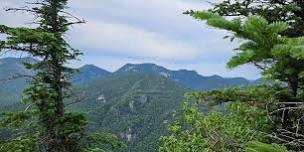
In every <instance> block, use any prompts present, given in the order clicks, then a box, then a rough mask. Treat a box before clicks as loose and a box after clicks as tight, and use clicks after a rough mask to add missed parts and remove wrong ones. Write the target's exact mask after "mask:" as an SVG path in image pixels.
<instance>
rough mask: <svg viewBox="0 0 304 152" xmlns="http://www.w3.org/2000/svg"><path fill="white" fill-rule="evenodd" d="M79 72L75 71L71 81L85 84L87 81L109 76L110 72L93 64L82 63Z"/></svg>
mask: <svg viewBox="0 0 304 152" xmlns="http://www.w3.org/2000/svg"><path fill="white" fill-rule="evenodd" d="M78 71H79V72H77V73H76V74H75V75H74V76H73V77H72V83H74V84H76V85H77V84H85V83H87V82H89V81H93V80H96V79H100V78H105V77H108V76H110V75H111V74H112V73H111V72H109V71H106V70H104V69H101V68H99V67H97V66H95V65H91V64H90V65H88V64H87V65H84V66H82V67H80V68H79V69H78Z"/></svg>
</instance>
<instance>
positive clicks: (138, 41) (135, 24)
mask: <svg viewBox="0 0 304 152" xmlns="http://www.w3.org/2000/svg"><path fill="white" fill-rule="evenodd" d="M25 1H26V0H0V8H1V11H0V24H5V25H10V26H30V24H28V23H30V22H31V21H32V20H33V17H31V16H30V15H29V14H24V13H16V12H10V13H6V12H4V11H3V8H7V7H18V6H24V4H25V3H24V2H25ZM69 7H70V8H69V12H71V13H72V14H74V15H76V16H78V17H80V18H83V19H85V20H86V23H85V24H82V25H76V26H73V27H72V28H71V30H70V32H69V33H68V34H67V35H66V37H67V40H68V41H69V42H70V43H71V44H72V46H73V47H75V48H77V49H80V50H82V51H83V52H84V55H83V56H82V57H80V59H81V60H80V61H78V62H73V63H72V64H73V65H74V66H76V67H79V66H81V65H84V64H95V65H97V66H99V67H101V68H104V69H106V70H109V71H115V70H117V69H118V68H119V67H121V66H123V65H124V64H126V63H147V62H148V63H155V64H158V65H161V66H164V67H166V68H169V69H173V70H176V69H188V70H196V71H197V72H198V73H200V74H202V75H214V74H217V75H221V76H225V77H246V78H248V79H255V78H258V77H259V71H258V70H256V69H255V68H253V67H252V66H243V67H240V68H237V69H234V70H229V69H227V68H226V62H227V61H228V60H229V58H230V57H231V56H232V55H233V54H234V53H235V52H234V51H233V48H234V47H235V46H236V44H233V43H231V42H230V41H228V40H223V36H225V35H227V34H228V33H225V32H224V31H219V30H216V29H213V28H210V27H208V26H206V25H205V24H204V23H203V22H200V21H197V20H194V19H193V18H191V17H189V16H187V15H183V14H182V13H183V12H184V11H186V10H189V9H194V10H202V9H206V8H208V7H210V6H209V4H208V3H207V2H206V1H205V0H70V3H69Z"/></svg>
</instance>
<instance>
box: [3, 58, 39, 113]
mask: <svg viewBox="0 0 304 152" xmlns="http://www.w3.org/2000/svg"><path fill="white" fill-rule="evenodd" d="M23 62H29V63H34V62H36V60H34V59H32V58H4V59H0V104H1V108H0V109H5V110H9V109H7V108H6V107H9V106H10V105H13V104H16V103H19V105H20V103H21V101H20V99H21V98H22V91H23V89H24V88H25V87H26V86H27V84H28V83H27V80H28V77H27V76H31V75H33V72H32V71H30V70H27V69H26V68H25V67H24V66H23V64H22V63H23Z"/></svg>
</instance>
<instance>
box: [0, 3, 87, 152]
mask: <svg viewBox="0 0 304 152" xmlns="http://www.w3.org/2000/svg"><path fill="white" fill-rule="evenodd" d="M30 4H31V5H32V6H34V7H26V8H20V9H19V8H11V9H8V11H26V12H30V13H33V14H34V15H35V16H37V17H38V19H37V21H36V23H37V24H38V27H37V28H34V29H30V28H10V27H7V26H4V25H1V26H0V32H1V33H3V34H6V35H7V38H6V40H4V41H2V42H1V48H2V51H20V52H25V53H26V54H28V55H29V56H33V57H36V58H38V59H39V62H38V63H34V64H30V63H25V66H26V68H28V69H31V70H34V71H35V72H36V74H35V76H34V77H33V79H32V81H31V85H30V87H29V88H27V89H26V90H25V95H26V97H27V98H26V99H25V102H26V103H28V104H30V105H33V106H34V107H33V108H32V109H33V110H32V111H30V112H27V113H26V114H25V113H22V114H20V115H22V116H25V115H30V116H31V117H33V116H34V117H33V118H31V119H34V121H37V125H36V126H35V132H38V133H37V134H36V135H35V137H37V138H36V141H35V144H36V145H37V147H38V148H37V149H39V150H41V151H48V152H59V151H60V152H77V151H82V150H83V147H82V146H83V145H81V140H82V138H83V136H84V131H85V127H86V125H87V120H86V117H85V115H83V114H77V113H69V112H66V111H65V105H64V99H65V98H66V97H68V96H69V94H68V92H67V91H68V90H69V85H70V84H69V82H68V79H67V75H68V74H70V73H71V72H73V71H74V70H73V69H71V68H69V67H66V66H65V65H66V64H67V62H68V61H70V60H73V59H75V58H77V56H78V55H80V52H79V51H78V50H75V49H73V48H72V47H71V46H70V45H69V44H68V42H67V41H66V40H65V39H64V34H65V33H66V32H67V31H68V29H69V26H70V25H73V24H77V23H83V21H81V20H77V21H76V22H70V21H68V20H67V18H68V17H67V16H69V17H73V16H71V15H70V14H69V13H67V12H65V8H66V5H67V0H41V1H37V2H34V3H30ZM18 118H20V117H18ZM22 118H23V117H22ZM34 147H35V146H34Z"/></svg>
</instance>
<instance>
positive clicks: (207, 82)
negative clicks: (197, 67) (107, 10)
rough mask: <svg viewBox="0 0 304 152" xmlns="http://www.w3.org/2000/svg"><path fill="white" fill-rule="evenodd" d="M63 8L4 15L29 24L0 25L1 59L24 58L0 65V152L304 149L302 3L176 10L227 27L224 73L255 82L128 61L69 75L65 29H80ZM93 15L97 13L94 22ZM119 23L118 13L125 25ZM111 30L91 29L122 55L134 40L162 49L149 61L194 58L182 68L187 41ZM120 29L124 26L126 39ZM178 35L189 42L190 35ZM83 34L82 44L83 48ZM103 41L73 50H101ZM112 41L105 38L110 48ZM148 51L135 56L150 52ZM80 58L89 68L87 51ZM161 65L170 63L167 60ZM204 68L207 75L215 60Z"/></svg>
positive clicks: (56, 2)
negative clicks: (254, 72)
mask: <svg viewBox="0 0 304 152" xmlns="http://www.w3.org/2000/svg"><path fill="white" fill-rule="evenodd" d="M68 2H70V1H68V0H37V1H31V2H27V3H25V4H26V5H27V6H25V7H20V8H10V7H9V8H6V9H5V11H6V12H14V13H16V12H22V13H24V14H23V15H28V14H31V15H34V16H35V18H34V19H33V20H34V21H33V23H32V24H34V26H22V27H18V26H7V25H0V55H2V54H5V55H6V54H7V53H12V56H15V55H16V54H18V53H20V54H21V55H22V54H25V55H26V56H27V57H25V58H14V57H6V58H4V57H2V58H1V59H0V112H1V115H0V152H114V151H117V152H157V151H159V152H296V151H298V152H301V151H304V127H303V126H304V115H303V113H304V111H303V109H304V1H303V0H279V1H273V0H237V1H236V0H223V1H216V2H210V4H211V6H210V8H209V9H206V10H188V11H185V12H184V13H183V14H182V15H184V16H186V17H190V18H192V19H195V20H197V22H201V21H203V23H204V24H207V26H208V27H212V28H214V29H219V30H222V31H225V33H226V34H227V36H224V39H228V40H230V41H231V42H234V43H233V46H235V49H234V51H235V52H234V53H233V54H230V55H232V57H231V58H230V59H229V60H228V61H227V68H229V69H235V68H237V67H240V66H244V65H246V66H251V67H255V68H256V69H258V70H259V71H260V73H261V75H262V78H259V79H257V80H253V81H250V80H247V79H245V78H242V77H235V78H225V77H221V76H218V75H213V76H202V75H200V74H198V73H197V72H196V71H194V70H185V69H183V70H169V69H167V68H165V67H162V66H159V65H157V64H152V63H142V64H131V63H127V64H125V65H124V66H122V67H121V68H119V69H118V70H117V71H115V72H109V71H107V70H104V69H101V68H99V67H97V66H95V65H92V64H88V65H84V66H82V67H80V68H78V69H74V68H71V67H69V65H71V63H73V61H74V60H78V59H79V56H81V55H83V54H82V52H81V51H80V50H78V49H75V48H73V47H72V46H71V45H70V42H69V41H68V38H67V37H66V36H67V35H69V29H70V28H71V26H72V25H73V26H76V25H77V24H85V20H83V19H81V18H79V17H77V16H74V15H73V14H72V13H70V12H69V10H71V9H70V8H69V7H68V6H69V5H68V4H70V3H68ZM79 2H80V1H79ZM172 2H178V3H177V5H175V7H176V6H178V7H181V6H184V3H185V2H181V1H179V0H178V1H172ZM96 3H97V2H96ZM198 3H199V2H195V3H191V6H192V5H194V4H195V5H196V4H198ZM82 4H83V3H82ZM110 4H111V6H112V5H113V6H114V4H117V3H112V1H111V3H110ZM119 4H120V3H119ZM136 4H137V3H136ZM153 4H154V3H153ZM155 4H156V3H155ZM165 4H168V3H165ZM71 6H79V5H75V4H74V5H71ZM136 6H137V5H136ZM138 6H140V5H138ZM170 6H171V5H170ZM187 6H188V5H187ZM189 6H190V5H189ZM82 7H85V8H86V7H87V6H84V5H82ZM141 7H142V6H140V8H141ZM97 8H99V7H98V6H97ZM195 8H196V7H195ZM203 8H205V6H204V7H203ZM144 9H148V7H145V8H144ZM115 10H119V9H115ZM156 11H157V10H153V13H158V12H156ZM118 12H120V11H118ZM122 12H123V11H122ZM128 12H129V10H128ZM170 12H171V11H169V10H166V11H163V12H161V13H170ZM113 13H114V14H115V12H113ZM141 13H142V14H144V12H141ZM171 13H172V12H171ZM180 13H182V12H180ZM88 14H89V13H88ZM122 14H123V13H122ZM130 14H132V11H131V13H130ZM103 15H104V16H105V15H107V14H98V16H99V17H104V16H103ZM112 15H113V14H112ZM116 15H117V14H116ZM124 15H126V14H124ZM128 15H129V14H128ZM133 15H134V14H133ZM137 15H138V14H137ZM145 15H146V14H144V15H143V16H145ZM162 15H164V14H161V16H162ZM114 16H115V15H114ZM161 16H159V17H161ZM111 17H113V16H110V18H111ZM129 17H130V16H126V18H127V19H132V18H129ZM110 18H107V20H110ZM147 18H148V17H147ZM145 19H146V18H145ZM149 19H150V18H149ZM174 19H175V18H174ZM162 21H165V20H162ZM1 24H2V23H1ZM95 24H96V23H95ZM95 24H94V25H93V26H92V24H90V26H86V27H90V28H92V27H94V29H90V30H93V31H94V30H96V29H95V28H96V27H98V26H102V28H104V27H107V26H108V25H107V24H106V23H102V24H96V25H95ZM153 24H154V22H153ZM133 25H135V23H134V24H133ZM147 25H148V24H145V26H147ZM109 26H110V27H111V28H110V29H111V30H110V32H108V31H107V30H101V29H99V30H96V32H97V31H98V32H100V31H101V32H104V33H105V35H106V36H107V37H111V36H113V35H114V36H117V37H119V39H115V40H117V41H119V40H121V39H122V40H124V37H126V38H127V40H128V42H123V44H122V43H120V44H122V45H123V46H124V49H130V48H131V50H132V51H131V52H133V51H134V50H133V49H134V48H135V47H133V46H132V47H130V48H127V47H126V44H129V39H131V38H134V37H136V38H138V37H139V38H140V40H139V39H136V40H137V41H139V42H137V41H136V44H138V45H139V44H142V45H144V44H146V45H147V46H149V47H153V45H157V44H158V42H159V41H161V45H160V46H158V47H155V49H156V50H155V51H158V53H159V52H160V50H159V48H165V49H168V48H169V49H176V50H177V51H176V50H174V51H176V52H175V53H180V54H181V55H179V56H176V57H179V58H180V57H184V56H185V58H186V56H187V53H190V52H192V53H193V51H194V53H193V54H192V57H193V58H192V59H193V61H192V60H191V55H190V56H187V59H185V60H184V59H183V60H180V63H187V62H188V63H189V64H191V63H193V62H197V60H198V59H201V58H197V57H196V56H199V55H202V54H200V53H198V52H195V51H197V50H196V49H193V47H191V46H188V44H186V43H185V44H184V43H183V44H181V45H175V47H173V46H171V45H168V42H169V43H170V44H174V43H175V41H174V43H172V42H173V40H172V39H171V40H166V38H165V36H162V35H159V34H157V33H154V31H153V32H152V31H149V32H147V31H145V32H144V31H143V30H138V29H137V28H135V26H134V27H128V28H122V27H125V26H123V25H122V24H119V25H116V24H114V23H112V24H109ZM136 26H139V24H138V23H137V22H136ZM153 26H155V25H153ZM161 26H163V24H162V25H161ZM171 26H173V24H170V29H171ZM183 26H184V25H183ZM185 27H187V28H188V26H185ZM189 27H191V26H189ZM142 28H143V27H142ZM121 29H125V30H128V32H126V33H127V34H126V33H124V32H123V31H124V30H121ZM183 29H184V27H183ZM86 30H88V31H89V29H86ZM117 31H118V32H117ZM164 31H166V32H168V33H171V32H172V31H168V29H166V30H163V31H162V32H164ZM193 31H195V30H193ZM86 32H87V31H85V33H86ZM112 32H113V33H112ZM180 32H182V31H180ZM189 32H192V30H191V29H189ZM118 33H119V34H118ZM121 33H124V34H125V35H124V34H121ZM172 33H174V32H172ZM172 33H171V34H172ZM94 34H95V33H94ZM120 34H121V35H120ZM133 34H134V35H133ZM175 34H176V33H174V34H173V35H175ZM126 35H128V36H129V35H132V36H131V37H128V36H126ZM182 35H183V36H181V35H180V36H181V37H185V35H187V36H186V38H187V39H190V40H192V41H194V42H196V43H197V42H198V41H197V40H194V39H196V38H198V37H196V36H194V35H192V36H189V37H188V35H190V34H189V33H188V34H186V33H183V34H182ZM83 36H85V35H83ZM92 36H93V35H90V39H87V40H91V41H92V39H91V37H92ZM94 36H95V35H94ZM175 36H176V35H175ZM177 37H178V36H176V37H174V40H175V39H178V38H177ZM71 38H77V37H71ZM205 38H209V37H208V36H207V37H205ZM210 38H211V37H210ZM142 39H145V41H148V43H144V41H141V40H142ZM113 40H114V39H110V41H106V42H105V43H101V42H99V41H100V40H99V39H98V44H97V43H90V42H86V41H77V43H89V44H95V45H100V44H99V43H101V44H103V45H108V44H112V41H113ZM183 40H186V39H183ZM163 41H164V42H163ZM130 42H131V41H130ZM176 42H179V43H182V42H181V41H176ZM204 42H205V41H203V42H201V41H200V43H204ZM206 42H207V41H206ZM208 42H209V41H208ZM212 43H213V44H214V45H217V42H212ZM113 44H114V43H113ZM113 44H112V45H113ZM120 44H119V43H118V42H117V44H116V42H115V45H117V46H119V45H120ZM132 44H133V43H130V45H132ZM79 46H81V45H79ZM180 47H183V48H186V49H187V50H186V54H182V53H185V52H181V50H183V49H181V50H180V49H179V48H180ZM90 48H95V47H94V46H92V47H90ZM139 48H141V49H144V48H145V47H144V46H140V47H139ZM212 48H213V47H212ZM149 49H150V48H149ZM149 49H148V51H147V50H145V51H147V52H144V53H142V52H140V53H142V54H145V53H147V54H148V55H151V54H150V53H151V50H149ZM165 49H164V50H161V51H166V50H165ZM188 49H189V50H188ZM200 49H201V48H200ZM200 49H198V50H200ZM92 51H96V50H94V49H93V50H92ZM128 51H130V50H128ZM169 51H172V50H169ZM174 51H173V52H174ZM184 51H185V50H184ZM187 51H189V52H187ZM228 51H229V50H228ZM101 52H102V53H105V52H104V51H101ZM135 52H136V51H135ZM95 53H96V52H95ZM116 53H118V54H119V51H117V52H115V53H114V52H111V53H109V52H108V54H106V55H107V56H108V57H109V58H110V56H111V57H112V56H115V54H116ZM140 53H139V54H140ZM142 54H141V55H142ZM160 54H162V53H160ZM164 54H165V55H167V54H166V53H164ZM95 55H96V54H95ZM116 55H117V54H116ZM171 55H172V54H171ZM225 55H227V54H225ZM8 56H10V55H8ZM89 56H90V55H89ZM126 56H127V55H126ZM136 56H137V55H136ZM0 57H1V56H0ZM127 57H128V58H130V57H129V56H127ZM189 57H190V58H189ZM156 58H158V56H156ZM194 58H195V60H194ZM90 59H92V60H93V59H94V61H96V58H95V57H92V54H91V57H90ZM120 59H121V58H120ZM142 59H148V58H145V57H142ZM149 59H150V58H149ZM205 59H206V58H205ZM155 60H156V61H157V60H158V59H155ZM165 60H166V61H167V62H171V61H172V62H175V60H174V59H173V58H172V59H171V56H170V57H166V58H165ZM168 60H170V61H168ZM190 60H191V61H190ZM206 60H212V59H206ZM92 62H93V61H92ZM216 62H217V61H216ZM225 62H226V60H225ZM104 63H105V62H104ZM135 63H136V62H135ZM197 63H200V62H197ZM110 64H112V63H110ZM212 65H214V67H213V66H212V67H210V68H215V67H216V66H215V65H217V64H212ZM111 66H112V65H111ZM216 70H217V69H216ZM245 71H246V70H245ZM247 72H249V71H248V70H247Z"/></svg>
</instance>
